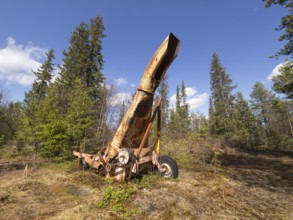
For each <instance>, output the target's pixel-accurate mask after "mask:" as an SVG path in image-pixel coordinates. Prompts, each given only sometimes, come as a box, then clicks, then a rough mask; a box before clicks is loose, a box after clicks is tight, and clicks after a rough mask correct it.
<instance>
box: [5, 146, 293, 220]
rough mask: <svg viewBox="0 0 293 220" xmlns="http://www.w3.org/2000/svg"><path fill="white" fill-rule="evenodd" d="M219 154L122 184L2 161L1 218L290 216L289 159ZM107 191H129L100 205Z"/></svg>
mask: <svg viewBox="0 0 293 220" xmlns="http://www.w3.org/2000/svg"><path fill="white" fill-rule="evenodd" d="M220 151H221V152H222V153H221V158H220V161H221V162H220V163H217V164H216V165H212V164H206V165H203V164H201V165H197V166H195V167H193V168H189V169H180V174H179V177H178V179H176V180H170V179H163V178H159V177H158V176H157V175H155V174H152V175H151V174H150V175H146V176H143V177H142V179H141V180H139V179H134V180H131V181H130V182H129V183H124V184H122V185H119V184H117V183H109V182H107V181H105V180H104V179H103V178H101V177H100V176H98V175H97V174H95V173H93V172H92V171H81V170H78V169H77V168H76V163H75V161H72V162H66V163H63V164H62V163H61V164H60V163H59V164H52V163H48V164H47V163H42V165H41V166H39V167H37V168H34V166H33V165H29V166H28V169H27V170H26V169H25V166H18V167H16V166H12V165H11V166H2V167H1V171H0V176H1V178H0V202H1V206H0V211H1V213H2V214H1V217H0V219H5V220H10V219H11V220H14V219H60V220H61V219H62V220H63V219H93V220H94V219H166V220H167V219H236V220H237V219H239V220H240V219H278V220H280V219H284V220H290V219H292V218H293V213H292V209H293V196H292V193H293V185H292V181H293V159H292V157H288V156H286V157H284V156H283V157H274V156H263V155H252V154H248V153H242V152H239V151H235V150H234V149H229V148H227V149H224V150H223V149H222V150H220ZM23 159H24V158H23ZM1 162H2V161H0V163H1ZM109 189H111V190H112V191H115V190H116V192H119V190H120V192H124V193H125V194H126V195H128V196H127V197H125V198H123V199H121V200H119V198H118V197H119V196H118V197H115V196H114V195H116V196H117V194H114V193H113V194H111V195H112V197H111V196H110V197H108V199H109V201H108V200H107V201H106V202H110V203H109V205H108V206H103V204H102V205H101V202H105V201H104V200H105V198H106V197H105V195H104V194H105V192H109ZM129 189H130V190H129ZM121 190H122V191H121ZM111 200H113V201H114V200H115V201H117V200H118V202H117V203H115V202H114V203H112V202H113V201H111ZM117 204H118V207H117Z"/></svg>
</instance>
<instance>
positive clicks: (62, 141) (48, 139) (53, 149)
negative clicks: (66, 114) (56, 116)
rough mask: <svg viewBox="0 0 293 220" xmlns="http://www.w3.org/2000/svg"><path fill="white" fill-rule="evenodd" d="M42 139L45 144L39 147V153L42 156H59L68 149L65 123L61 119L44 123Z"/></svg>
mask: <svg viewBox="0 0 293 220" xmlns="http://www.w3.org/2000/svg"><path fill="white" fill-rule="evenodd" d="M42 139H43V140H44V142H45V144H44V146H43V147H42V149H41V155H42V156H44V157H49V158H52V157H59V156H62V153H63V154H64V153H66V152H67V150H68V145H67V135H66V125H65V124H64V122H63V121H61V120H55V121H52V122H51V123H48V124H46V125H44V127H43V133H42Z"/></svg>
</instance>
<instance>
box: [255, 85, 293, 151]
mask: <svg viewBox="0 0 293 220" xmlns="http://www.w3.org/2000/svg"><path fill="white" fill-rule="evenodd" d="M251 98H252V99H251V107H252V111H253V113H254V115H255V117H256V119H257V122H258V125H257V127H258V132H259V134H260V139H261V141H262V143H263V145H264V146H265V147H266V148H269V149H279V150H292V145H290V143H291V142H292V139H293V129H292V119H293V117H292V103H291V101H286V100H280V99H279V98H277V97H276V96H275V95H274V94H273V93H272V92H271V91H268V90H267V89H265V88H264V86H263V84H261V83H259V82H257V83H255V85H254V87H253V91H252V92H251ZM285 143H287V144H285Z"/></svg>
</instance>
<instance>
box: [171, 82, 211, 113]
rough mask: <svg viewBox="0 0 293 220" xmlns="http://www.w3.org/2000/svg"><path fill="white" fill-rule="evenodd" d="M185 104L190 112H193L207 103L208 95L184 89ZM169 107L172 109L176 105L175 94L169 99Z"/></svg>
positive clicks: (191, 89)
mask: <svg viewBox="0 0 293 220" xmlns="http://www.w3.org/2000/svg"><path fill="white" fill-rule="evenodd" d="M186 95H187V103H188V105H189V109H190V111H195V110H197V109H198V108H199V107H201V106H204V105H206V104H207V103H208V100H209V95H208V94H207V93H201V94H198V93H197V91H196V89H195V88H194V87H186ZM169 101H170V106H171V107H174V106H175V103H176V94H174V95H172V96H171V97H170V99H169Z"/></svg>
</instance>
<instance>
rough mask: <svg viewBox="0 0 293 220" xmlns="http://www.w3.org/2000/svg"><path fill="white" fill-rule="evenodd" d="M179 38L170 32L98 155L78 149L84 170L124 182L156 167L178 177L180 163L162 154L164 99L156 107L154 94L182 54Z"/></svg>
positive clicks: (163, 174)
mask: <svg viewBox="0 0 293 220" xmlns="http://www.w3.org/2000/svg"><path fill="white" fill-rule="evenodd" d="M178 48H179V40H178V39H177V38H176V37H175V36H174V35H173V34H172V33H170V34H169V35H168V36H167V38H166V39H165V40H164V41H163V43H162V44H161V46H160V47H159V48H158V49H157V51H156V52H155V54H154V55H153V57H152V59H151V60H150V62H149V64H148V66H147V68H146V69H145V71H144V74H143V76H142V79H141V82H140V84H139V87H138V89H137V92H136V94H135V96H134V98H133V100H132V103H131V104H130V106H129V109H128V110H127V112H126V113H125V115H124V117H123V119H122V121H121V123H120V125H119V127H118V129H117V131H116V133H115V135H114V136H113V139H112V141H111V142H110V143H109V144H108V146H107V147H104V148H102V149H101V150H99V151H98V152H97V154H95V155H93V154H86V153H81V152H76V151H74V152H73V154H74V155H75V156H77V157H78V158H79V161H80V164H82V165H83V167H84V169H88V168H89V167H91V168H92V169H94V170H95V171H96V172H97V173H98V174H100V175H103V176H106V177H109V178H112V179H114V180H115V181H118V182H124V181H127V180H129V179H130V178H132V177H135V176H137V175H140V174H143V173H145V172H148V171H151V170H156V171H158V172H159V173H160V174H161V175H162V176H164V177H171V178H177V177H178V173H179V170H178V166H177V163H176V161H175V160H174V159H173V158H171V157H169V156H161V155H160V127H161V120H160V119H161V99H159V100H158V102H157V103H156V105H155V107H154V110H153V102H154V93H155V91H156V89H157V87H158V86H159V83H160V81H161V79H162V78H163V76H164V75H165V73H166V71H167V69H168V67H169V66H170V65H171V63H172V61H173V60H174V59H175V57H176V56H177V53H178ZM155 118H157V136H156V141H155V143H154V144H153V145H149V144H148V136H149V133H150V129H151V126H152V124H153V122H154V120H155Z"/></svg>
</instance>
